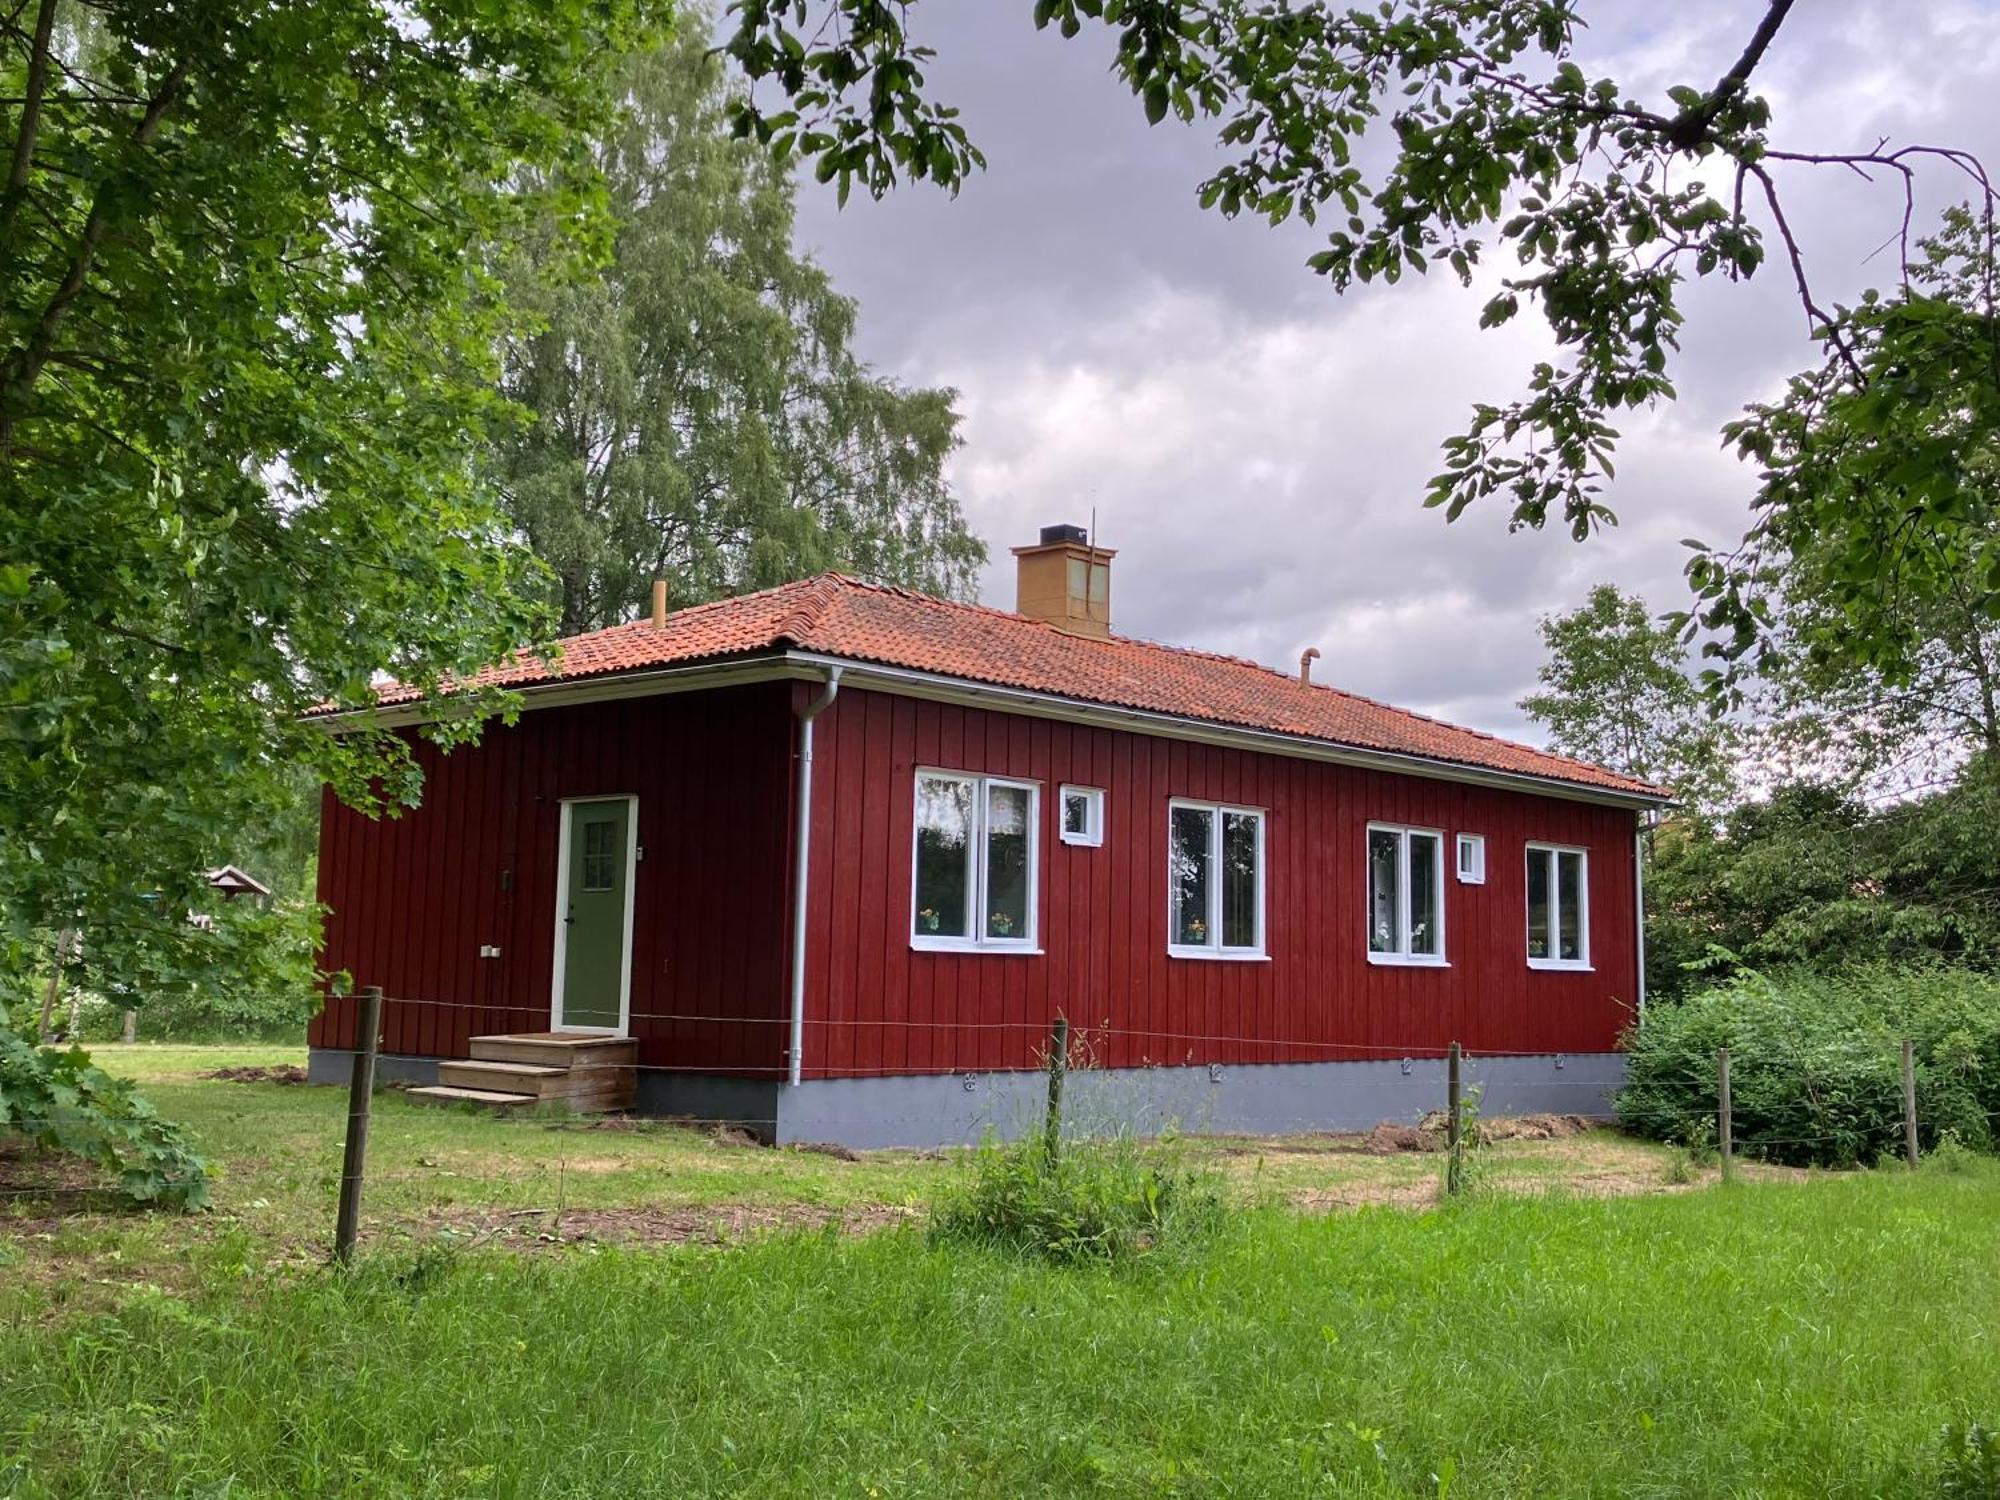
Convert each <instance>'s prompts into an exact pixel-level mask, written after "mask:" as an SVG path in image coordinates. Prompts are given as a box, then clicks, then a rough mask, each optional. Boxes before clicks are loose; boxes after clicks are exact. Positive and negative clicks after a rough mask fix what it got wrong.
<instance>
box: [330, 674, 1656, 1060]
mask: <svg viewBox="0 0 2000 1500" xmlns="http://www.w3.org/2000/svg"><path fill="white" fill-rule="evenodd" d="M818 691H819V688H818V685H817V684H814V683H803V682H801V683H769V684H762V685H757V686H750V687H740V688H731V689H725V690H720V691H714V692H708V693H690V694H681V695H669V696H663V697H658V698H640V699H627V700H621V701H616V702H610V703H603V704H594V705H582V706H577V707H570V708H559V709H541V710H535V711H532V712H529V713H527V714H524V715H523V716H522V718H521V721H520V723H519V724H518V725H516V726H514V727H513V728H505V727H499V726H496V727H494V728H492V729H490V730H489V731H488V733H487V734H486V736H485V738H484V739H483V740H482V742H481V743H480V744H479V745H478V746H476V747H472V748H468V749H464V750H460V751H458V752H455V753H454V754H451V755H448V756H447V755H442V754H440V753H439V752H438V751H437V750H436V749H435V748H434V747H433V746H431V745H429V744H428V743H427V742H422V741H418V742H417V754H418V757H419V759H420V761H421V762H422V764H423V766H424V769H425V773H426V782H425V801H424V805H423V806H422V807H420V808H418V809H416V810H414V811H411V812H409V813H406V814H405V815H404V816H402V817H401V818H395V819H385V820H382V821H379V822H371V821H370V820H368V819H367V818H364V817H362V816H360V815H359V814H356V813H354V812H352V811H350V810H348V809H346V808H343V807H341V806H340V805H338V804H337V803H336V802H335V801H334V800H333V799H332V798H331V796H328V797H327V799H326V800H325V803H324V804H323V813H322V828H321V855H320V889H319V897H320V900H321V901H322V902H323V903H324V904H325V905H326V906H327V907H328V908H329V909H330V911H329V915H328V917H327V922H326V936H325V948H324V954H323V959H322V962H323V964H324V966H325V967H326V968H327V969H329V970H346V971H348V972H349V973H350V974H351V975H352V978H353V981H354V983H355V984H356V985H364V984H379V985H381V986H382V987H383V989H384V991H385V993H386V995H387V996H388V999H389V1003H388V1005H387V1006H386V1008H385V1021H384V1029H385V1040H386V1045H387V1047H388V1049H389V1050H390V1051H394V1052H402V1053H412V1054H417V1055H428V1056H444V1057H449V1056H462V1055H464V1052H465V1046H466V1041H467V1039H468V1038H469V1037H471V1036H473V1035H476V1034H478V1033H480V1032H487V1031H510V1030H511V1031H530V1030H539V1029H542V1028H544V1027H546V1026H547V1025H548V1024H549V1020H550V1011H549V1000H550V988H551V972H552V965H553V958H554V928H555V901H556V890H557V879H558V873H559V872H558V871H557V869H556V862H557V845H558V839H559V829H560V809H561V802H562V799H564V798H572V797H590V796H600V795H605V796H608V795H614V794H620V793H630V794H636V795H637V797H638V798H639V815H638V840H639V843H640V844H641V846H642V847H643V848H644V850H645V858H644V859H643V861H642V862H641V863H640V864H639V866H638V868H637V877H636V884H635V887H634V899H633V934H632V938H633V951H632V998H631V1008H632V1034H633V1035H634V1036H635V1037H637V1038H639V1040H640V1043H641V1046H640V1060H641V1062H642V1064H643V1065H645V1066H647V1067H658V1068H684V1069H706V1070H716V1071H727V1072H736V1073H746V1074H753V1075H762V1076H771V1075H774V1074H777V1073H779V1072H780V1071H781V1070H782V1069H783V1067H784V1065H785V1057H784V1049H785V1046H786V1042H787V1038H786V1035H785V1033H786V1025H785V1022H786V1018H787V1015H788V1005H789V987H788V979H789V955H790V905H791V882H790V861H791V840H792V805H791V791H792V772H793V768H794V761H793V750H794V745H795V742H796V733H797V731H796V718H795V715H796V713H797V711H798V710H799V709H800V708H802V707H803V706H804V704H805V703H806V702H807V701H809V700H810V699H811V698H812V697H813V696H815V695H816V694H817V692H818ZM815 759H816V766H815V778H816V779H815V795H814V798H813V807H812V809H811V818H812V857H811V871H810V879H811V901H810V905H809V910H808V914H807V925H806V935H807V1027H806V1039H805V1045H806V1050H805V1069H804V1071H805V1073H806V1076H808V1077H841V1076H851V1075H856V1074H869V1073H901V1072H937V1071H959V1070H973V1071H989V1070H993V1069H1000V1068H1023V1067H1033V1066H1035V1065H1036V1064H1037V1061H1038V1057H1037V1054H1038V1052H1039V1050H1040V1049H1041V1047H1042V1046H1043V1045H1044V1043H1045V1038H1046V1035H1047V1028H1048V1025H1049V1022H1050V1021H1051V1020H1052V1019H1053V1018H1054V1017H1055V1016H1056V1015H1058V1014H1064V1015H1067V1016H1069V1017H1070V1019H1071V1021H1072V1023H1073V1024H1074V1025H1076V1026H1077V1027H1079V1028H1083V1029H1085V1031H1086V1032H1087V1045H1089V1046H1090V1048H1091V1049H1092V1051H1093V1052H1094V1054H1095V1056H1096V1059H1097V1061H1098V1062H1099V1063H1100V1064H1102V1065H1105V1066H1113V1067H1132V1066H1141V1065H1146V1064H1182V1063H1206V1062H1272V1061H1316V1060H1328V1059H1336V1058H1366V1057H1382V1056H1393V1055H1397V1054H1401V1053H1406V1052H1408V1053H1418V1052H1435V1051H1438V1050H1441V1049H1442V1048H1443V1047H1444V1046H1445V1045H1447V1044H1448V1043H1449V1042H1451V1041H1454V1040H1456V1041H1459V1042H1461V1043H1463V1044H1464V1045H1466V1046H1467V1047H1470V1048H1473V1049H1475V1050H1490V1051H1523V1052H1528V1051H1536V1052H1593V1051H1605V1050H1608V1049H1610V1048H1611V1047H1613V1046H1614V1045H1615V1043H1616V1040H1617V1037H1618V1033H1619V1031H1620V1030H1621V1029H1622V1028H1623V1027H1624V1025H1625V1024H1626V1023H1627V1022H1628V1021H1629V1020H1630V1019H1631V1017H1632V1006H1633V1003H1634V1001H1635V998H1636V995H1637V990H1638V984H1637V975H1636V967H1637V966H1636V943H1635V938H1634V930H1633V896H1634V892H1633V853H1634V850H1633V831H1634V818H1633V814H1632V813H1631V812H1630V811H1627V810H1621V809H1617V808H1610V807H1603V806H1598V805H1595V804H1590V803H1584V802H1576V801H1570V800H1567V799H1563V798H1556V797H1545V796H1538V795H1534V794H1529V793H1523V792H1513V791H1503V790H1497V789H1493V788H1486V787H1475V786H1466V785H1460V784H1456V783H1452V782H1445V781H1436V780H1431V779H1427V778H1422V777H1415V776H1406V775H1400V774H1394V773H1389V772H1377V771H1367V770H1359V769H1355V768H1352V767H1345V766H1333V765H1326V764H1322V763H1319V762H1314V761H1307V760H1302V759H1298V758H1295V757H1287V756H1276V755H1268V754H1262V753H1259V752H1254V751H1245V750H1235V749H1224V748H1219V747H1214V746H1207V745H1197V744H1190V743H1188V742H1186V741H1180V740H1169V739H1164V738H1160V737H1158V736H1152V735H1145V734H1138V733H1130V732H1126V731H1120V730H1110V729H1100V728H1092V727H1085V726H1081V725H1072V724H1065V723H1060V722H1056V721H1053V720H1047V719H1038V718H1030V717H1025V716H1021V715H1011V714H1004V713H998V712H989V711H984V710H979V709H969V708H964V707H959V706H956V705H951V704H940V703H934V702H928V701H925V700H921V699H914V698H907V697H901V696H895V695H888V694H883V693H878V692H872V691H868V690H864V689H856V688H849V689H846V690H844V691H843V692H842V693H841V694H840V695H839V697H838V698H837V699H836V700H835V702H834V704H833V705H832V707H830V708H829V709H828V710H827V711H826V712H825V713H824V714H823V715H822V716H821V718H820V720H819V723H818V726H817V729H816V740H815ZM919 766H933V767H940V768H944V769H950V770H963V771H972V772H984V773H989V774H1000V775H1007V776H1013V777H1020V778H1025V779H1028V780H1032V781H1035V782H1037V783H1039V784H1040V786H1041V789H1042V795H1041V801H1040V818H1041V828H1040V848H1041V863H1040V881H1039V887H1038V892H1037V900H1038V902H1039V910H1038V913H1037V928H1038V931H1039V933H1040V938H1041V948H1042V952H1041V953H1040V954H1039V955H1036V956H1026V955H1023V956H1014V955H1006V954H997V953H995V954H987V953H973V954H959V953H937V952H921V951H916V950H913V949H912V948H911V947H910V943H909V932H910V918H911V889H910V872H911V858H910V855H911V837H912V827H911V823H912V812H913V800H914V777H915V773H916V770H917V768H918V767H919ZM1065 783H1074V784H1077V785H1082V786H1092V787H1097V788H1100V789H1102V790H1103V792H1104V793H1105V827H1104V842H1103V844H1102V846H1101V847H1096V848H1084V847H1078V846H1071V845H1068V844H1064V843H1063V842H1062V841H1061V839H1060V837H1059V835H1058V831H1057V829H1058V817H1059V797H1058V791H1059V788H1060V787H1061V786H1062V785H1064V784H1065ZM1174 797H1191V798H1196V799H1200V800H1207V801H1217V802H1230V803H1239V804H1244V805H1248V806H1253V807H1261V808H1263V809H1265V811H1266V822H1265V859H1264V870H1265V874H1264V881H1265V902H1266V922H1265V925H1266V948H1267V952H1268V954H1269V960H1268V961H1267V962H1223V961H1213V960H1202V959H1182V958H1171V957H1169V956H1168V954H1167V951H1166V927H1167V879H1166V835H1167V804H1168V801H1169V799H1171V798H1174ZM1371 821H1379V822H1389V823H1404V824H1410V825H1413V826H1418V827H1426V828H1437V829H1441V830H1443V831H1444V832H1445V833H1446V834H1447V835H1448V836H1449V835H1451V834H1456V833H1478V834H1483V835H1484V836H1485V838H1486V866H1487V868H1486V882H1485V884H1483V885H1463V884H1460V883H1459V882H1458V881H1457V879H1456V878H1455V874H1454V872H1453V864H1454V861H1453V859H1452V855H1453V848H1452V843H1451V840H1450V838H1449V837H1447V839H1446V841H1445V849H1444V854H1445V858H1446V862H1447V874H1446V880H1445V913H1446V920H1445V944H1446V956H1447V958H1448V959H1449V960H1450V965H1449V967H1447V968H1441V969H1438V968H1398V967H1391V966H1384V965H1376V964H1371V963H1369V962H1368V960H1367V953H1366V910H1365V907H1366V896H1365V889H1366V884H1365V883H1366V828H1367V825H1368V823H1370V822H1371ZM1529 842H1550V843H1561V844H1573V845H1579V846H1582V847H1584V848H1587V849H1589V850H1590V867H1589V868H1590V929H1591V930H1590V952H1591V959H1592V962H1593V965H1594V968H1593V969H1592V970H1591V971H1590V972H1587V973H1578V972H1551V971H1538V970H1531V969H1529V968H1528V967H1527V962H1526V924H1527V915H1526V900H1527V893H1526V854H1525V846H1526V845H1527V844H1528V843H1529ZM489 943H490V944H497V945H498V946H499V947H500V949H501V955H502V956H501V958H499V959H498V960H493V959H481V958H479V957H478V951H479V947H480V945H481V944H489ZM310 1036H311V1040H312V1042H313V1043H314V1044H315V1045H318V1046H333V1047H345V1046H351V1045H353V1041H354V1036H353V1007H352V1005H351V1003H348V1002H344V1001H339V1000H335V1001H333V1002H331V1003H330V1004H329V1006H328V1008H327V1010H326V1012H325V1013H324V1014H323V1015H322V1016H321V1017H320V1018H318V1019H317V1020H315V1021H314V1023H313V1025H312V1028H311V1032H310Z"/></svg>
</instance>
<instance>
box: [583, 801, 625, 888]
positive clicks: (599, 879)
mask: <svg viewBox="0 0 2000 1500" xmlns="http://www.w3.org/2000/svg"><path fill="white" fill-rule="evenodd" d="M617 843H618V824H617V822H616V820H614V819H608V818H607V819H601V820H599V819H593V820H592V821H590V822H586V823H585V824H584V825H583V888H584V889H585V890H586V891H608V890H613V889H615V888H616V887H617V884H618V849H617Z"/></svg>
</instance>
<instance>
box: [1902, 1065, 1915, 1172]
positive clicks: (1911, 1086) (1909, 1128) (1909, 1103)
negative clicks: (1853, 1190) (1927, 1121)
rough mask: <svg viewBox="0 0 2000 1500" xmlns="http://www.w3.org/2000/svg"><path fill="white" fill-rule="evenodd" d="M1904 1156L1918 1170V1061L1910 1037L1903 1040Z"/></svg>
mask: <svg viewBox="0 0 2000 1500" xmlns="http://www.w3.org/2000/svg"><path fill="white" fill-rule="evenodd" d="M1903 1156H1904V1159H1905V1160H1907V1161H1908V1162H1909V1164H1910V1170H1911V1171H1912V1172H1914V1171H1916V1170H1917V1059H1916V1055H1915V1049H1914V1048H1913V1047H1912V1046H1911V1045H1910V1039H1909V1038H1908V1037H1904V1038H1903Z"/></svg>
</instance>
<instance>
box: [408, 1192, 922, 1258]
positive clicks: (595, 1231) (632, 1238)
mask: <svg viewBox="0 0 2000 1500" xmlns="http://www.w3.org/2000/svg"><path fill="white" fill-rule="evenodd" d="M920 1217H922V1215H921V1212H920V1211H919V1210H917V1209H914V1208H897V1207H893V1206H891V1205H889V1204H886V1203H863V1204H850V1205H848V1206H846V1207H844V1208H824V1207H820V1206H818V1205H814V1204H806V1203H787V1204H745V1203H729V1204H711V1205H706V1206H701V1205H694V1206H688V1207H681V1208H650V1209H649V1208H576V1209H565V1210H564V1211H563V1212H562V1213H561V1214H560V1215H558V1214H557V1213H556V1212H555V1211H554V1210H552V1209H522V1210H516V1211H515V1212H513V1213H494V1212H492V1211H490V1210H486V1211H474V1212H469V1213H467V1212H444V1211H440V1212H437V1213H433V1214H431V1215H429V1216H427V1217H426V1218H425V1219H423V1220H421V1221H419V1223H418V1224H413V1225H411V1226H409V1227H411V1228H421V1229H422V1230H423V1231H425V1232H427V1233H432V1234H436V1233H442V1232H447V1231H448V1232H450V1233H453V1234H457V1235H465V1236H468V1237H469V1238H470V1239H471V1240H472V1241H473V1243H475V1244H487V1243H500V1244H505V1245H509V1246H512V1247H515V1248H519V1249H528V1250H533V1249H543V1248H548V1247H551V1246H555V1245H565V1244H580V1243H593V1242H594V1243H598V1244H612V1245H616V1244H625V1245H728V1244H735V1243H737V1242H740V1241H742V1240H746V1239H750V1238H752V1237H754V1236H756V1235H760V1234H771V1233H776V1232H779V1231H783V1230H792V1229H827V1228H834V1229H837V1230H839V1231H840V1232H841V1233H843V1234H873V1233H875V1232H876V1231H878V1230H883V1229H891V1228H894V1227H895V1226H896V1225H898V1224H908V1223H910V1222H912V1221H913V1220H915V1219H918V1218H920Z"/></svg>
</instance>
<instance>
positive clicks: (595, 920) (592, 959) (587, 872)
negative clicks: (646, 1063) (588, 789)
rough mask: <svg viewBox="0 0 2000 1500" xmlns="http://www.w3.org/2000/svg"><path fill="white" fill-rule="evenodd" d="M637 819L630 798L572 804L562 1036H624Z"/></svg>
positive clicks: (566, 878) (565, 899) (564, 913)
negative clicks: (628, 890)
mask: <svg viewBox="0 0 2000 1500" xmlns="http://www.w3.org/2000/svg"><path fill="white" fill-rule="evenodd" d="M631 818H632V804H631V803H630V802H628V801H627V800H626V799H625V798H623V797H611V798H606V799H605V800H604V801H602V802H572V803H570V804H569V868H568V869H567V870H565V871H564V872H563V907H562V922H563V960H562V1004H561V1006H560V1008H559V1013H558V1015H557V1018H556V1025H557V1027H558V1028H566V1027H584V1028H595V1029H601V1030H605V1031H618V1030H621V1029H622V1023H623V1017H622V1016H621V1015H620V1011H621V1010H622V1008H623V1007H622V1006H621V1004H620V997H621V992H622V991H623V989H624V986H625V942H626V932H625V884H626V882H627V881H628V880H630V879H631V869H630V855H631V838H632V835H631Z"/></svg>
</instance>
